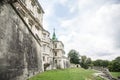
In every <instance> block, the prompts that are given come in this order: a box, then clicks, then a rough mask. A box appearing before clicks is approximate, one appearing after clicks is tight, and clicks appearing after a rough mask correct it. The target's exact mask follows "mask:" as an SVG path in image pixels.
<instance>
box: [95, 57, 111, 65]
mask: <svg viewBox="0 0 120 80" xmlns="http://www.w3.org/2000/svg"><path fill="white" fill-rule="evenodd" d="M109 63H110V62H109V61H108V60H101V59H98V60H96V61H93V65H94V66H99V67H108V66H109Z"/></svg>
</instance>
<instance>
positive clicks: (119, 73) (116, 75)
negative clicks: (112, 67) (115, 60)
mask: <svg viewBox="0 0 120 80" xmlns="http://www.w3.org/2000/svg"><path fill="white" fill-rule="evenodd" d="M111 74H112V76H113V77H114V78H117V77H118V76H120V72H111Z"/></svg>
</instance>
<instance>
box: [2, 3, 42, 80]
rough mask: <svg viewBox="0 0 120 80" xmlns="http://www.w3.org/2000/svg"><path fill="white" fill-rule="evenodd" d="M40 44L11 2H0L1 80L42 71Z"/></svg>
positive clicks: (21, 79)
mask: <svg viewBox="0 0 120 80" xmlns="http://www.w3.org/2000/svg"><path fill="white" fill-rule="evenodd" d="M39 49H40V46H39V44H38V43H37V41H36V40H35V39H34V37H33V36H32V34H31V33H30V32H29V30H28V28H27V27H26V25H25V24H24V23H23V22H22V20H21V19H20V18H19V16H18V15H17V14H16V12H15V11H14V9H13V8H12V7H11V5H10V4H4V5H1V4H0V80H25V79H26V78H27V77H29V76H31V75H34V74H36V73H37V72H39V71H42V60H41V59H42V58H41V53H40V50H39Z"/></svg>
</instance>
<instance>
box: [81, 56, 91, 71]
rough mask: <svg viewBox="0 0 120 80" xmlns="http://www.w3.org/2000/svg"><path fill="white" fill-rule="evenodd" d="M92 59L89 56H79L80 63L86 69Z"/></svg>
mask: <svg viewBox="0 0 120 80" xmlns="http://www.w3.org/2000/svg"><path fill="white" fill-rule="evenodd" d="M91 64H92V60H91V58H87V57H86V56H81V59H80V65H81V67H82V68H85V69H88V68H89V66H91Z"/></svg>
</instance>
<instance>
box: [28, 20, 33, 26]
mask: <svg viewBox="0 0 120 80" xmlns="http://www.w3.org/2000/svg"><path fill="white" fill-rule="evenodd" d="M28 21H29V25H30V26H31V27H32V25H33V24H34V22H33V21H32V20H30V19H29V20H28Z"/></svg>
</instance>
